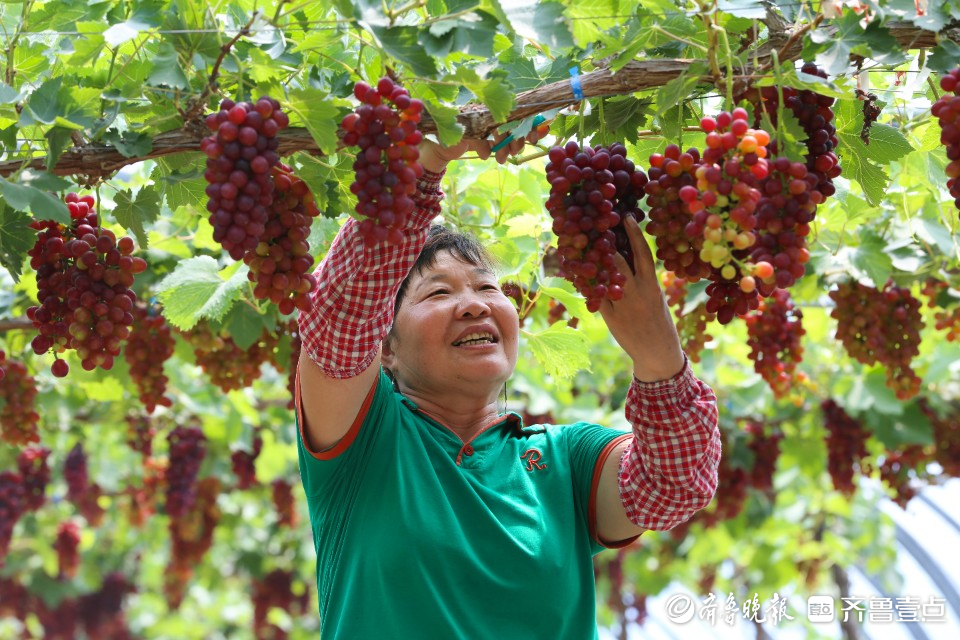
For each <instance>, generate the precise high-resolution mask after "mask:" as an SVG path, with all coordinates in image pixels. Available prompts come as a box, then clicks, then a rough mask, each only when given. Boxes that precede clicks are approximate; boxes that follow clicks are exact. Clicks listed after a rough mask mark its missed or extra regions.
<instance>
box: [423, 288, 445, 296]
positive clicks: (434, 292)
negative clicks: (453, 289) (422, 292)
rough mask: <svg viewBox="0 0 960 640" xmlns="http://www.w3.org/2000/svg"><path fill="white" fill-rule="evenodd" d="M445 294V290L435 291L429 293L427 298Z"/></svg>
mask: <svg viewBox="0 0 960 640" xmlns="http://www.w3.org/2000/svg"><path fill="white" fill-rule="evenodd" d="M446 292H447V290H446V289H437V290H436V291H431V292H430V293H429V294H427V297H428V298H432V297H433V296H438V295H442V294H444V293H446Z"/></svg>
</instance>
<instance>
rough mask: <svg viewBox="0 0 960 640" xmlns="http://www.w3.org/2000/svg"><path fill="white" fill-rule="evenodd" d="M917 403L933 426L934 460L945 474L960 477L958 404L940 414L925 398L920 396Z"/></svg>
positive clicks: (959, 419) (959, 416) (959, 418)
mask: <svg viewBox="0 0 960 640" xmlns="http://www.w3.org/2000/svg"><path fill="white" fill-rule="evenodd" d="M919 405H920V410H921V411H922V412H923V414H924V415H925V416H926V417H927V418H928V419H929V420H930V424H931V425H932V426H933V444H934V452H933V458H934V460H936V461H937V463H938V464H939V465H940V466H941V467H943V472H944V473H945V474H946V475H948V476H952V477H954V478H960V428H958V425H960V406H957V405H956V404H954V405H953V406H951V407H950V410H949V411H947V412H946V414H945V415H943V416H941V415H938V414H937V412H936V411H934V410H933V407H931V406H930V403H929V402H928V401H927V400H926V398H920V401H919Z"/></svg>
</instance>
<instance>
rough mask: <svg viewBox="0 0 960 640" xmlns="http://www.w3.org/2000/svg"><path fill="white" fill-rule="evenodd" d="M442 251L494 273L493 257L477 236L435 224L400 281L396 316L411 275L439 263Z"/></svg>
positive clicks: (395, 304) (396, 300) (395, 308)
mask: <svg viewBox="0 0 960 640" xmlns="http://www.w3.org/2000/svg"><path fill="white" fill-rule="evenodd" d="M442 251H448V252H449V253H450V254H452V255H453V257H454V258H456V259H458V260H462V261H463V262H466V263H467V264H472V265H473V266H475V267H480V268H482V269H486V270H488V271H490V273H494V271H495V269H494V264H493V258H491V257H490V254H489V253H488V252H487V250H486V248H484V246H483V245H482V244H480V242H479V241H478V240H477V239H476V238H474V237H473V236H471V235H468V234H465V233H460V232H459V231H454V230H452V229H448V228H446V227H444V226H443V225H440V224H435V225H433V226H431V227H430V231H429V233H428V234H427V242H426V243H425V244H424V245H423V249H422V250H421V251H420V255H418V256H417V260H416V262H414V263H413V267H411V268H410V273H408V274H407V277H406V278H404V279H403V282H401V283H400V288H399V289H398V290H397V297H396V299H395V300H394V302H393V315H394V317H396V315H397V311H399V310H400V303H401V302H403V298H404V296H405V295H406V294H407V287H408V286H409V285H410V277H411V276H413V274H417V275H423V272H424V271H425V270H426V269H429V268H430V267H432V266H433V265H435V264H436V263H437V256H438V255H439V254H440V252H442Z"/></svg>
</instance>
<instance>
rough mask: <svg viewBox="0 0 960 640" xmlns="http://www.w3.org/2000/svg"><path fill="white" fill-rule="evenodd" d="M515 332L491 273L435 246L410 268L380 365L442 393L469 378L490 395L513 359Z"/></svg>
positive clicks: (511, 312)
mask: <svg viewBox="0 0 960 640" xmlns="http://www.w3.org/2000/svg"><path fill="white" fill-rule="evenodd" d="M519 332H520V322H519V318H518V316H517V310H516V308H515V307H514V306H513V303H512V302H511V301H510V299H509V298H507V297H506V296H505V295H504V294H503V292H502V291H501V289H500V285H499V284H498V283H497V279H496V276H495V275H494V274H493V273H492V272H491V271H490V270H488V269H486V268H484V267H481V266H476V265H472V264H470V263H468V262H465V261H463V260H460V259H458V258H456V257H455V256H453V255H452V254H451V253H450V252H449V251H442V252H440V253H439V254H437V259H436V262H435V263H434V264H433V265H432V266H430V267H427V268H425V269H424V270H423V271H422V272H421V273H416V272H414V273H413V274H411V276H410V282H409V285H408V287H407V290H406V293H405V295H404V298H403V301H402V302H401V304H400V307H399V309H398V310H397V313H396V317H395V318H394V322H393V330H392V331H391V333H390V336H389V337H388V345H387V346H388V348H387V350H385V354H386V351H389V354H387V355H385V364H386V365H387V367H388V368H389V369H390V370H391V371H392V372H393V374H394V375H395V376H396V378H397V379H398V380H399V381H401V382H402V383H403V384H404V385H405V386H407V387H410V388H415V389H418V390H423V391H426V392H431V391H433V392H436V391H439V392H442V391H444V390H446V389H448V388H450V387H454V388H455V387H456V386H457V385H458V384H462V383H464V382H468V383H470V385H471V386H472V387H473V386H474V385H482V386H481V387H476V390H478V391H479V390H481V389H487V387H489V390H490V391H491V392H492V394H493V396H494V397H495V396H496V394H497V392H498V391H499V389H500V387H501V386H502V385H503V383H504V382H505V381H506V380H507V379H508V378H509V377H510V376H511V375H512V374H513V370H514V367H515V366H516V364H517V342H518V337H519Z"/></svg>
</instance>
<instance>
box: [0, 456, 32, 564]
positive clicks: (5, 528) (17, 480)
mask: <svg viewBox="0 0 960 640" xmlns="http://www.w3.org/2000/svg"><path fill="white" fill-rule="evenodd" d="M26 502H27V501H26V496H25V495H24V490H23V478H21V477H20V474H18V473H14V472H13V471H3V472H0V567H2V566H3V563H4V559H5V558H6V556H7V549H8V548H9V547H10V540H11V539H12V538H13V528H14V526H16V524H17V520H19V519H20V516H22V515H23V513H24V511H26V506H27V505H26Z"/></svg>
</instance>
